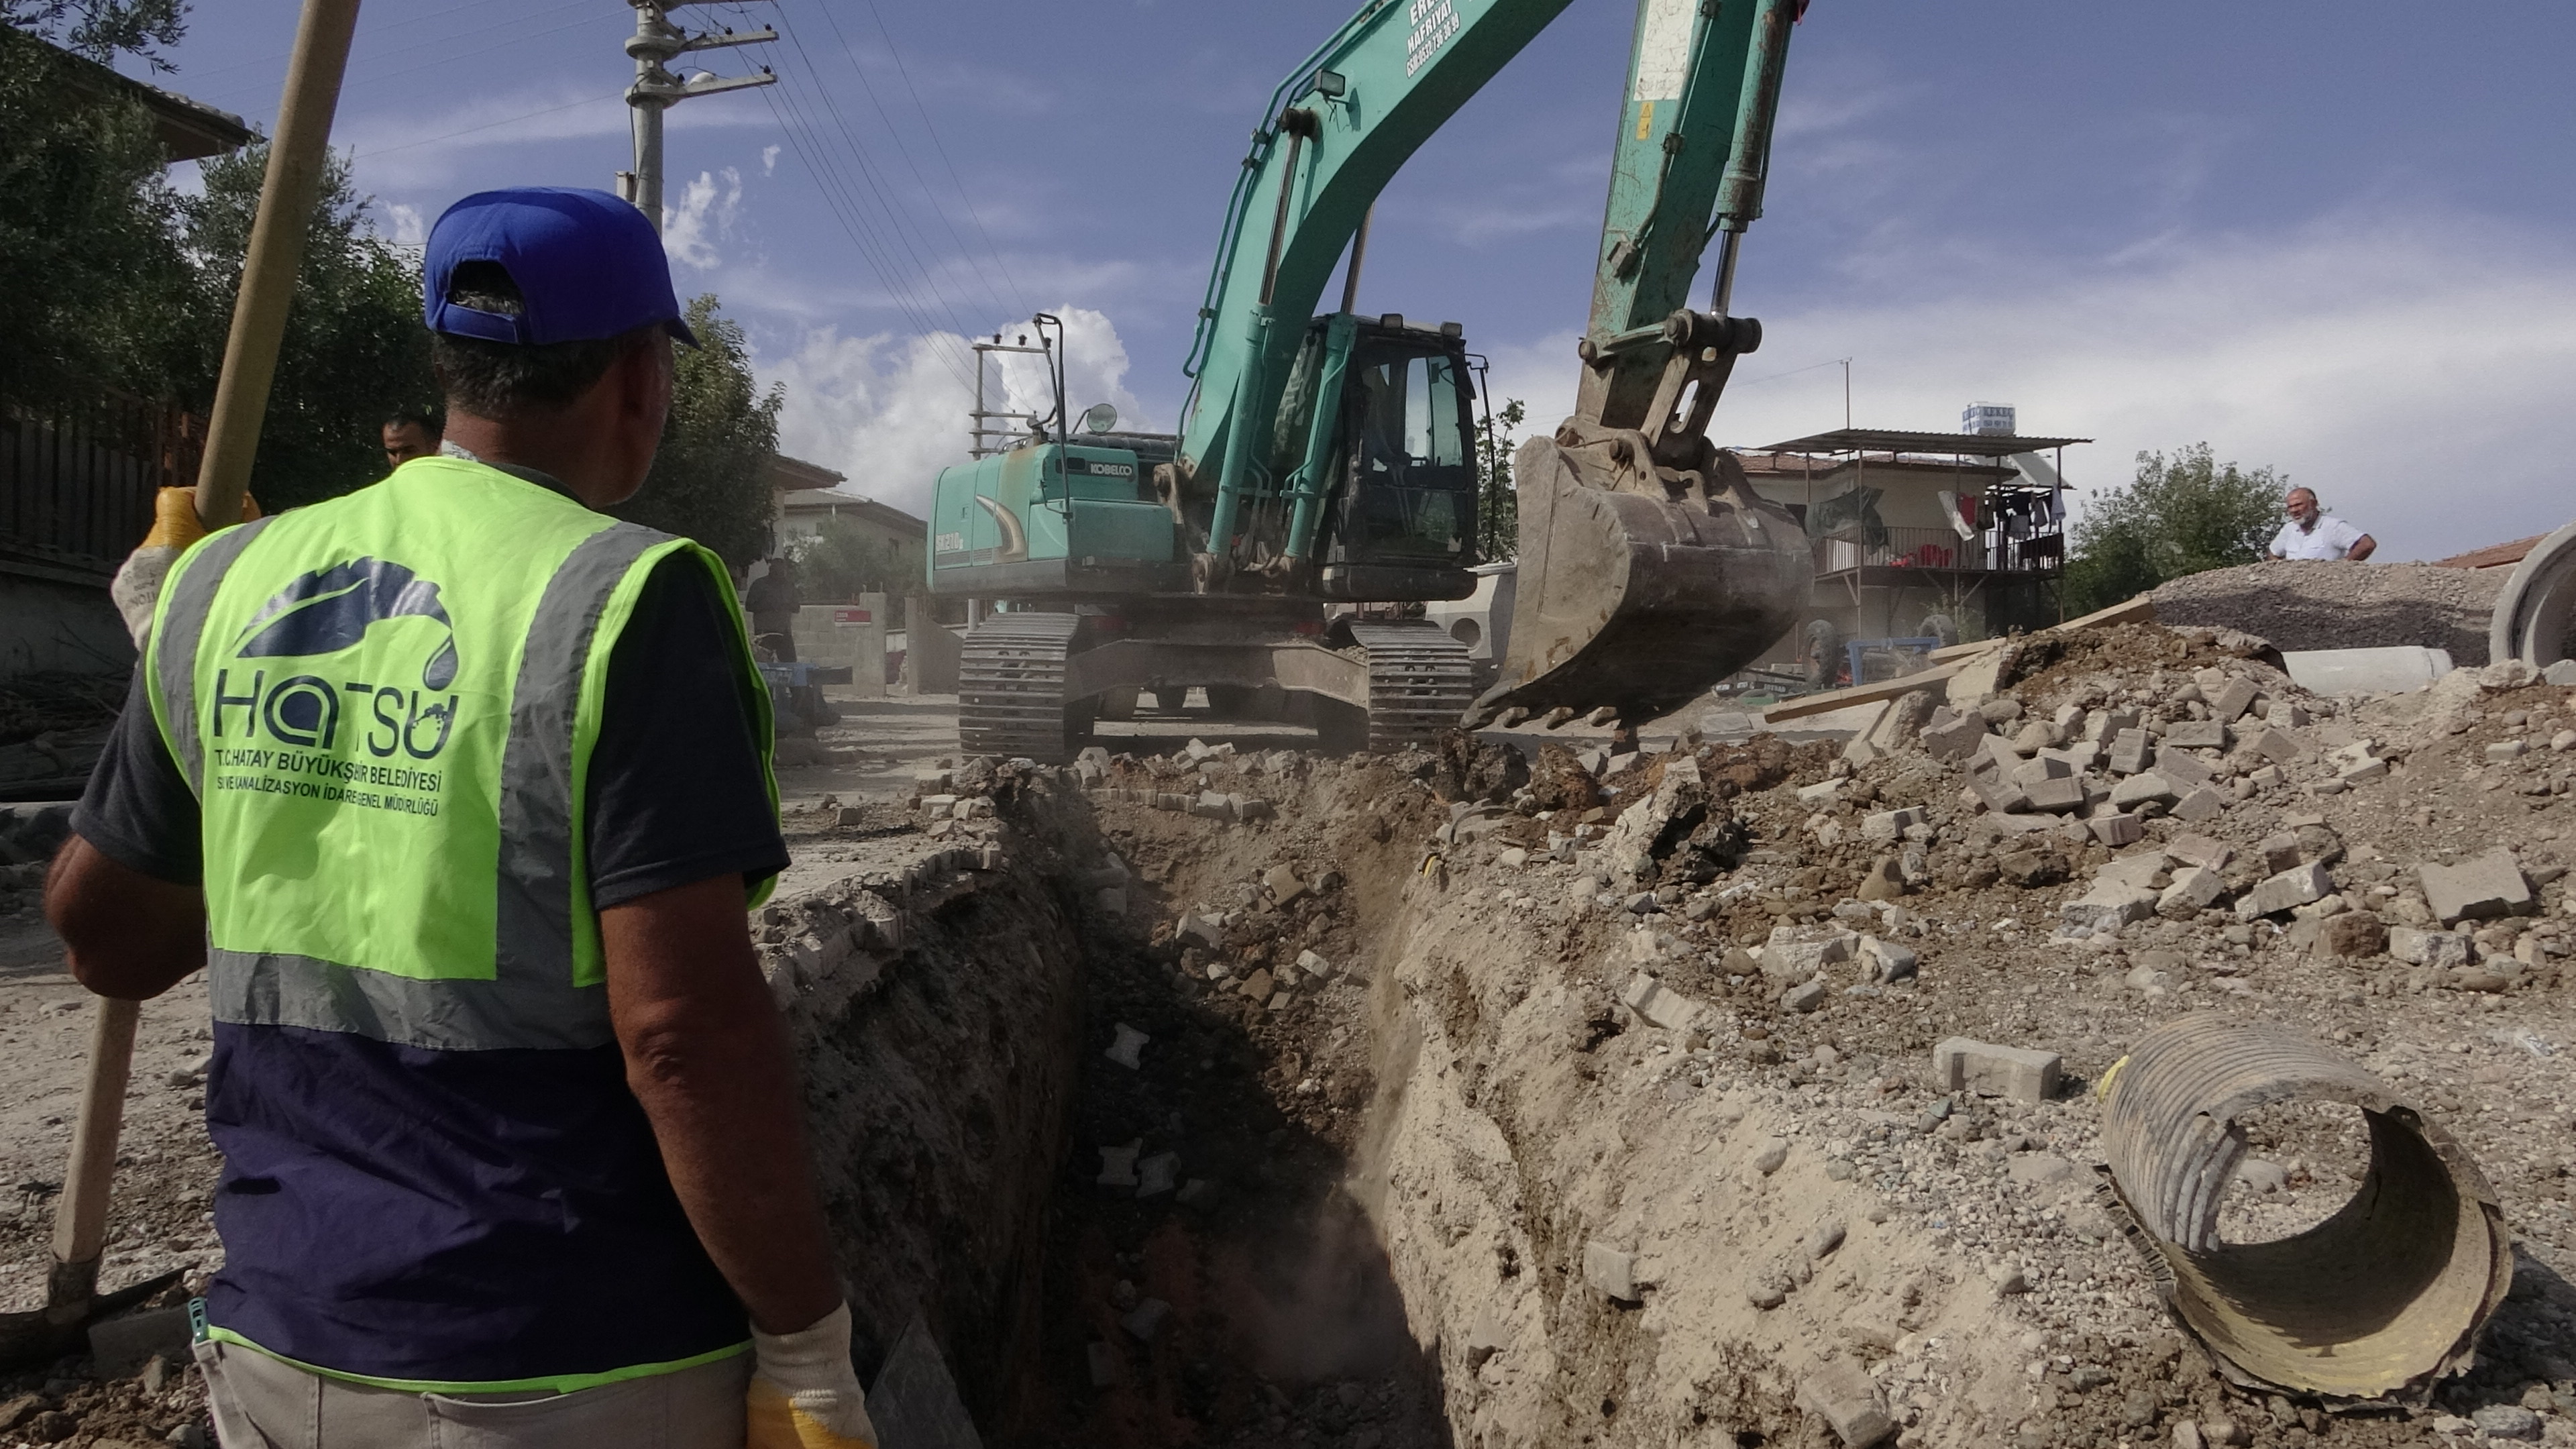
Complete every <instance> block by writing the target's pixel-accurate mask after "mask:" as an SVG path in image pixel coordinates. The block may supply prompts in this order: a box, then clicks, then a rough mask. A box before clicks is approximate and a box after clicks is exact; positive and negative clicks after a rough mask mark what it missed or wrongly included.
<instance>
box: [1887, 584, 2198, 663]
mask: <svg viewBox="0 0 2576 1449" xmlns="http://www.w3.org/2000/svg"><path fill="white" fill-rule="evenodd" d="M2155 621H2156V603H2155V600H2154V599H2153V598H2151V597H2150V596H2148V595H2146V594H2140V595H2138V596H2137V597H2136V598H2134V599H2130V600H2127V601H2125V602H2123V603H2117V604H2113V605H2112V606H2111V607H2109V608H2107V609H2096V610H2094V611H2093V612H2092V613H2090V614H2085V615H2082V616H2080V617H2078V618H2073V619H2069V620H2067V621H2066V622H2065V623H2063V624H2051V625H2049V626H2048V627H2047V628H2045V629H2042V630H2040V631H2039V632H2040V633H2042V634H2056V633H2062V632H2064V631H2066V630H2069V629H2099V628H2103V627H2105V626H2107V625H2111V624H2152V623H2154V622H2155ZM2004 643H2005V641H2004V640H2001V639H1980V640H1978V641H1976V642H1975V643H1973V644H1951V645H1947V646H1944V647H1942V648H1939V649H1935V650H1933V651H1932V652H1931V653H1929V654H1926V655H1924V656H1923V657H1924V658H1926V659H1929V660H1931V661H1932V662H1933V663H1935V664H1947V663H1949V662H1950V661H1951V660H1953V659H1970V658H1974V657H1975V656H1977V655H1979V654H1983V653H1985V652H1986V651H1987V650H1989V649H1996V648H2000V647H2002V646H2003V644H2004Z"/></svg>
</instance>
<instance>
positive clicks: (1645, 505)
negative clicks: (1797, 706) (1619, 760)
mask: <svg viewBox="0 0 2576 1449" xmlns="http://www.w3.org/2000/svg"><path fill="white" fill-rule="evenodd" d="M1640 443H1641V444H1642V439H1641V440H1640ZM1711 451H1712V452H1714V451H1715V450H1711ZM1715 462H1716V466H1715V467H1714V468H1712V469H1711V470H1709V475H1710V476H1711V481H1712V483H1713V484H1714V485H1715V486H1710V487H1705V488H1703V487H1699V486H1696V485H1694V486H1691V487H1688V488H1686V489H1675V488H1671V487H1667V486H1664V484H1663V483H1662V482H1649V483H1648V484H1647V486H1648V487H1651V488H1652V490H1653V491H1652V492H1647V491H1644V490H1643V489H1641V488H1638V487H1635V486H1633V485H1624V486H1623V484H1622V483H1621V482H1620V481H1619V479H1618V477H1616V476H1614V474H1613V473H1612V472H1611V470H1610V469H1608V468H1607V467H1605V466H1604V461H1603V457H1602V450H1601V449H1599V448H1597V447H1584V448H1569V447H1566V446H1563V445H1562V444H1560V443H1559V442H1558V441H1557V440H1556V439H1554V438H1536V439H1533V440H1531V441H1530V442H1529V443H1528V444H1526V445H1525V446H1523V447H1522V449H1521V450H1520V455H1519V457H1518V459H1517V460H1516V462H1515V463H1514V469H1515V471H1514V474H1513V478H1514V481H1515V483H1516V485H1517V488H1518V492H1519V495H1520V568H1519V577H1518V580H1517V583H1516V594H1515V598H1514V601H1513V606H1512V624H1511V635H1510V638H1509V640H1508V641H1507V643H1506V645H1505V651H1504V658H1503V664H1502V674H1501V677H1500V679H1499V680H1498V681H1497V682H1496V683H1495V685H1494V686H1493V688H1491V689H1489V690H1488V691H1486V693H1485V695H1484V696H1483V697H1482V698H1481V699H1479V700H1478V701H1477V703H1476V708H1475V709H1474V710H1473V711H1471V712H1470V715H1469V719H1470V720H1471V721H1474V722H1477V723H1484V722H1489V721H1491V720H1492V719H1494V718H1495V717H1496V716H1497V715H1498V714H1500V713H1502V712H1503V711H1506V710H1512V709H1520V710H1526V711H1528V712H1529V713H1530V714H1533V715H1540V714H1551V712H1553V711H1559V710H1562V711H1564V712H1565V713H1563V714H1555V715H1553V716H1552V720H1551V722H1552V723H1561V722H1563V721H1564V720H1565V719H1568V718H1573V717H1588V718H1592V719H1594V720H1596V721H1598V722H1607V721H1609V720H1611V719H1616V720H1617V721H1619V723H1620V724H1621V725H1622V726H1623V727H1626V728H1631V729H1633V728H1636V727H1638V726H1641V725H1643V724H1645V723H1646V722H1647V721H1648V720H1651V719H1653V718H1655V717H1656V716H1658V715H1662V714H1667V713H1669V712H1671V711H1672V710H1674V709H1677V708H1679V707H1680V706H1682V705H1684V704H1687V703H1689V702H1690V701H1691V700H1692V699H1693V698H1696V697H1697V696H1698V695H1700V694H1701V693H1703V692H1704V691H1706V690H1707V689H1708V688H1709V687H1710V686H1711V685H1714V684H1716V683H1717V682H1718V681H1719V680H1721V679H1724V678H1725V677H1726V676H1728V675H1730V674H1733V673H1734V672H1735V671H1736V670H1738V669H1741V668H1743V667H1744V666H1745V665H1746V664H1748V663H1751V662H1752V661H1753V660H1754V659H1755V658H1756V657H1758V656H1759V655H1760V654H1761V653H1762V651H1763V650H1765V649H1767V648H1769V647H1770V646H1771V644H1772V643H1773V641H1775V640H1777V639H1778V638H1780V636H1781V635H1783V634H1786V633H1788V632H1789V630H1790V628H1791V627H1792V626H1793V625H1794V624H1795V623H1796V621H1797V617H1798V615H1799V613H1800V611H1801V610H1803V609H1804V607H1805V605H1806V599H1807V587H1808V584H1809V582H1810V581H1811V580H1812V578H1813V576H1814V568H1815V564H1814V560H1813V558H1812V556H1811V554H1810V553H1809V550H1808V545H1807V535H1806V533H1805V531H1804V530H1803V529H1801V528H1800V527H1799V526H1798V521H1797V519H1796V518H1794V517H1793V516H1791V515H1790V513H1789V512H1788V510H1786V509H1784V508H1781V507H1779V506H1778V505H1776V504H1773V503H1770V502H1767V501H1765V500H1763V499H1761V498H1758V497H1756V496H1755V494H1754V493H1753V490H1752V488H1751V487H1750V486H1749V485H1747V484H1746V483H1745V482H1744V478H1743V471H1742V469H1741V468H1740V467H1738V466H1737V465H1736V463H1735V461H1734V459H1733V458H1732V457H1729V456H1726V455H1723V454H1719V455H1717V458H1716V460H1715ZM1626 471H1627V470H1624V469H1623V470H1620V472H1621V473H1622V474H1624V473H1626ZM1676 493H1678V494H1679V495H1680V496H1675V494H1676Z"/></svg>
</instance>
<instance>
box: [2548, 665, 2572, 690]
mask: <svg viewBox="0 0 2576 1449" xmlns="http://www.w3.org/2000/svg"><path fill="white" fill-rule="evenodd" d="M2540 677H2541V679H2542V680H2544V681H2546V682H2547V683H2550V684H2555V685H2557V686H2558V687H2560V688H2561V689H2576V659H2561V660H2559V661H2558V662H2557V663H2555V664H2552V665H2550V666H2549V667H2548V668H2547V669H2544V670H2542V671H2540Z"/></svg>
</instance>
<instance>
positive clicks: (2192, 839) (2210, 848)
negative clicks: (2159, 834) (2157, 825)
mask: <svg viewBox="0 0 2576 1449" xmlns="http://www.w3.org/2000/svg"><path fill="white" fill-rule="evenodd" d="M2165 854H2167V855H2170V856H2172V857H2173V858H2174V859H2176V860H2178V861H2181V862H2182V863H2183V864H2185V865H2205V866H2207V867H2209V868H2210V869H2211V870H2225V869H2227V862H2229V861H2230V860H2233V859H2235V858H2236V852H2235V851H2234V850H2233V849H2232V848H2230V847H2229V846H2228V844H2227V842H2225V841H2223V840H2212V839H2211V838H2209V837H2208V836H2206V835H2177V836H2175V837H2174V838H2173V839H2171V840H2169V841H2166V842H2165Z"/></svg>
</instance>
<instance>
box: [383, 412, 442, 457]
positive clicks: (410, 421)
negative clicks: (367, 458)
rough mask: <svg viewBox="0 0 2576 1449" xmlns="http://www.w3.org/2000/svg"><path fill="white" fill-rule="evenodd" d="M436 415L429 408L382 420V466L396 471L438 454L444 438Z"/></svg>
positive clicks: (401, 413)
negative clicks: (383, 449)
mask: <svg viewBox="0 0 2576 1449" xmlns="http://www.w3.org/2000/svg"><path fill="white" fill-rule="evenodd" d="M446 431H447V430H446V428H445V427H443V426H442V425H441V423H440V421H439V416H438V414H437V413H435V412H432V411H430V410H429V409H428V408H404V409H402V410H401V411H400V412H397V413H395V414H394V415H393V416H391V417H389V418H387V419H385V426H384V441H385V466H386V467H388V468H399V467H401V466H402V465H403V464H405V463H408V462H410V461H411V460H412V459H414V458H426V457H428V456H429V455H430V454H432V453H435V452H437V451H438V444H439V441H440V439H441V438H442V437H444V436H445V434H446Z"/></svg>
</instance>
